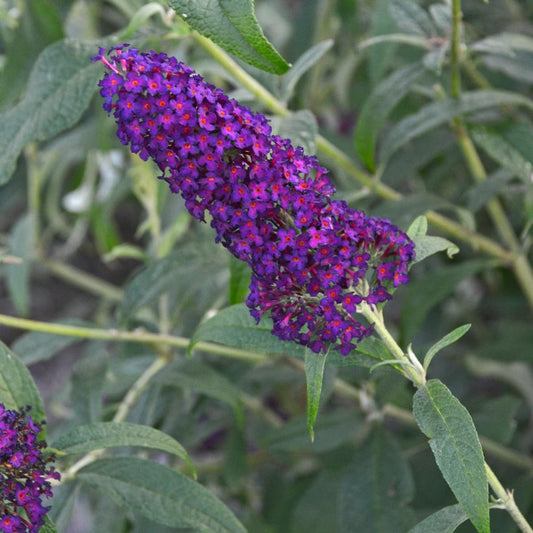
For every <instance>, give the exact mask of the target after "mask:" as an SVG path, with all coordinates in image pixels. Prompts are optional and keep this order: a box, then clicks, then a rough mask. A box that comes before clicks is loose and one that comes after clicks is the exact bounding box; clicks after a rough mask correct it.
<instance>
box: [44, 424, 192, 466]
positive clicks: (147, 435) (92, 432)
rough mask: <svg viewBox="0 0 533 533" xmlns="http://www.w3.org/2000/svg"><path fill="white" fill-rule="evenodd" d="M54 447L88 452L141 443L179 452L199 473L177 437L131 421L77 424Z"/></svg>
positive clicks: (180, 456) (155, 448)
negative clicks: (174, 437)
mask: <svg viewBox="0 0 533 533" xmlns="http://www.w3.org/2000/svg"><path fill="white" fill-rule="evenodd" d="M51 446H52V448H55V449H56V450H59V451H60V452H62V453H64V454H78V453H87V452H92V451H93V450H101V449H104V448H116V447H120V446H140V447H143V448H151V449H154V450H160V451H163V452H167V453H171V454H173V455H176V456H178V457H179V458H180V459H183V460H184V461H185V462H186V463H187V464H188V465H189V467H190V468H191V470H192V471H193V472H195V469H194V464H193V462H192V461H191V458H190V457H189V455H188V453H187V452H186V451H185V448H184V447H183V446H182V445H181V444H180V443H179V442H178V441H177V440H175V439H173V438H172V437H171V436H170V435H167V434H166V433H163V432H162V431H159V430H158V429H155V428H152V427H149V426H143V425H141V424H132V423H130V422H95V423H93V424H85V425H83V426H77V427H75V428H74V429H73V430H71V431H69V432H68V433H66V434H64V435H61V436H60V437H59V438H58V439H56V440H55V441H54V442H53V443H52V444H51Z"/></svg>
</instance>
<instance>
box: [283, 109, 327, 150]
mask: <svg viewBox="0 0 533 533" xmlns="http://www.w3.org/2000/svg"><path fill="white" fill-rule="evenodd" d="M277 133H278V135H279V136H280V137H283V138H286V139H290V140H291V142H292V145H293V146H301V147H302V148H303V149H304V152H305V153H306V154H307V155H314V154H315V153H316V137H317V135H318V124H317V121H316V118H315V115H313V113H311V111H308V110H307V109H302V110H300V111H296V112H294V113H291V114H290V115H289V116H288V117H284V118H282V119H281V120H279V122H278V131H277Z"/></svg>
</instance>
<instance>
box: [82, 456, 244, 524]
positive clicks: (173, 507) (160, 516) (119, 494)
mask: <svg viewBox="0 0 533 533" xmlns="http://www.w3.org/2000/svg"><path fill="white" fill-rule="evenodd" d="M77 477H78V478H79V479H80V480H81V481H83V482H85V483H89V484H90V485H92V486H94V487H96V488H97V489H98V490H99V491H100V492H102V493H103V494H106V495H107V496H109V497H110V498H111V499H112V500H113V501H114V502H115V503H116V504H117V505H119V506H120V507H122V508H123V509H126V510H127V511H130V512H132V513H135V514H138V515H140V516H144V517H145V518H148V519H149V520H152V521H153V522H156V523H159V524H164V525H166V526H168V527H172V528H192V529H194V530H195V531H201V532H202V533H245V532H246V530H245V529H244V527H243V525H242V524H241V523H240V522H239V521H238V520H237V518H236V517H235V515H234V514H233V513H232V512H231V511H230V510H229V509H228V508H227V507H226V506H225V505H224V504H223V503H222V502H221V501H220V500H219V499H217V498H216V497H215V496H214V495H213V494H211V492H209V491H208V490H207V489H206V488H205V487H203V486H202V485H200V484H199V483H197V482H195V481H192V480H191V479H190V478H188V477H186V476H184V475H182V474H180V473H179V472H176V471H175V470H172V469H170V468H168V467H166V466H163V465H160V464H159V463H154V462H153V461H147V460H145V459H139V458H137V457H113V458H109V459H101V460H99V461H95V462H94V463H92V464H90V465H89V466H86V467H85V468H83V469H82V470H80V471H79V472H78V474H77Z"/></svg>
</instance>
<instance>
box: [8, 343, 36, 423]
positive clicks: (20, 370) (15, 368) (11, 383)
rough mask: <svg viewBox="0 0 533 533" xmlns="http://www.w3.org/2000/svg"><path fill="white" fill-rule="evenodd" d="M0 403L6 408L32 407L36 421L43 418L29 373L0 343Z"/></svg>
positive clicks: (32, 413)
mask: <svg viewBox="0 0 533 533" xmlns="http://www.w3.org/2000/svg"><path fill="white" fill-rule="evenodd" d="M0 403H3V404H4V405H5V406H6V407H7V408H8V409H20V408H21V407H24V406H26V405H30V406H31V407H32V412H31V416H32V417H33V419H34V420H35V421H37V422H40V421H41V420H44V418H45V414H44V406H43V401H42V400H41V396H40V394H39V391H38V390H37V387H36V385H35V382H34V381H33V378H32V377H31V374H30V373H29V372H28V369H27V368H26V366H25V365H24V363H23V362H22V361H21V360H20V359H19V358H18V357H17V356H16V355H15V354H14V353H13V352H12V351H11V350H10V349H9V348H8V347H7V346H6V345H5V344H2V343H0Z"/></svg>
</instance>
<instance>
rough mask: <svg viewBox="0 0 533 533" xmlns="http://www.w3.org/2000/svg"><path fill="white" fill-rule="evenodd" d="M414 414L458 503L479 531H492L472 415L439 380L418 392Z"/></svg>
mask: <svg viewBox="0 0 533 533" xmlns="http://www.w3.org/2000/svg"><path fill="white" fill-rule="evenodd" d="M413 414H414V416H415V419H416V421H417V423H418V425H419V426H420V429H421V430H422V431H423V432H424V434H425V435H426V436H427V437H428V438H429V439H430V440H429V445H430V447H431V450H432V451H433V455H434V456H435V461H436V462H437V465H438V467H439V469H440V471H441V472H442V475H443V476H444V479H445V480H446V482H447V483H448V485H449V486H450V488H451V489H452V492H453V493H454V494H455V497H456V498H457V501H458V502H459V505H460V506H461V507H462V509H463V510H464V512H465V513H466V515H467V516H468V518H469V519H470V521H471V522H472V524H473V525H474V527H475V528H476V529H477V531H478V532H479V533H489V532H490V523H489V499H488V482H487V474H486V471H485V461H484V459H483V451H482V449H481V444H480V442H479V438H478V435H477V432H476V428H475V427H474V422H473V421H472V417H471V416H470V414H469V413H468V411H467V410H466V409H465V407H464V406H463V405H462V404H461V403H460V402H459V400H458V399H457V398H455V397H454V396H453V395H452V393H451V392H450V391H449V389H448V388H447V387H446V386H445V385H443V384H442V383H441V382H440V381H439V380H431V381H428V383H427V384H426V386H425V387H424V388H420V389H419V390H418V391H417V392H416V394H415V396H414V400H413Z"/></svg>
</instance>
